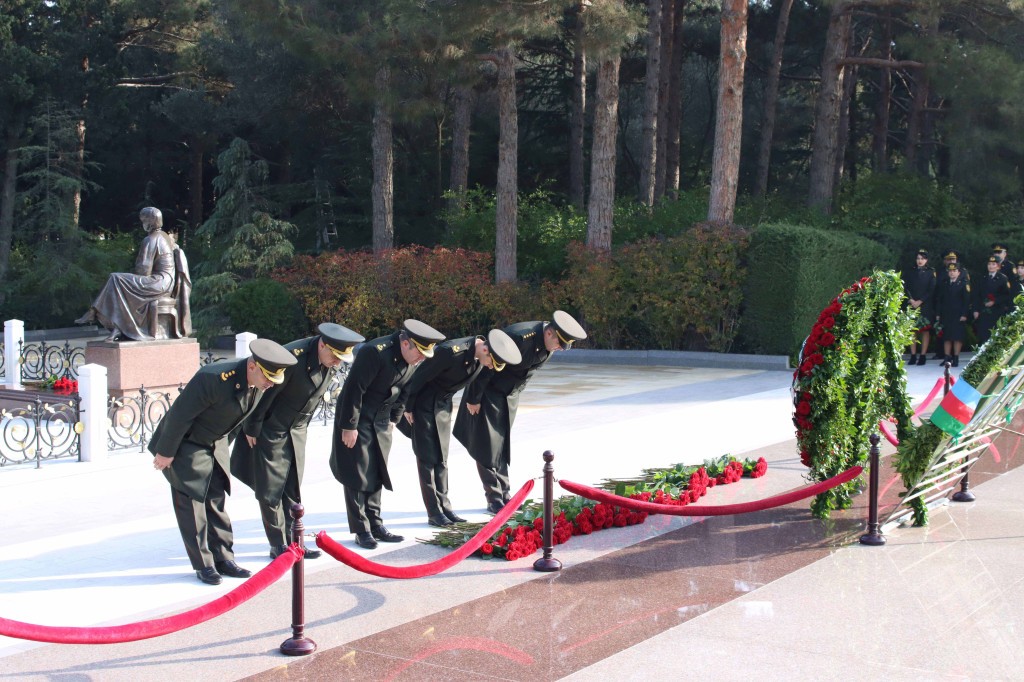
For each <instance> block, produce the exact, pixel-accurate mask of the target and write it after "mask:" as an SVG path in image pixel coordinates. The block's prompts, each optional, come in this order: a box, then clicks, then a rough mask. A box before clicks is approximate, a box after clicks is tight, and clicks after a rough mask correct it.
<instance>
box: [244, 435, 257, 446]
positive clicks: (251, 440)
mask: <svg viewBox="0 0 1024 682" xmlns="http://www.w3.org/2000/svg"><path fill="white" fill-rule="evenodd" d="M245 442H246V443H248V444H249V447H250V448H254V447H256V439H255V438H254V437H252V436H250V435H246V436H245Z"/></svg>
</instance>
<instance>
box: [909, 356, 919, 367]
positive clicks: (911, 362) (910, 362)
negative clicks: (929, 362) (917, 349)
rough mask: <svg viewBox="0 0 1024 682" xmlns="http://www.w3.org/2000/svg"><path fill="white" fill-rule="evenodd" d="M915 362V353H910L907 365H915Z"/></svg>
mask: <svg viewBox="0 0 1024 682" xmlns="http://www.w3.org/2000/svg"><path fill="white" fill-rule="evenodd" d="M916 364H917V353H911V354H910V360H908V361H907V366H908V367H909V366H910V365H916Z"/></svg>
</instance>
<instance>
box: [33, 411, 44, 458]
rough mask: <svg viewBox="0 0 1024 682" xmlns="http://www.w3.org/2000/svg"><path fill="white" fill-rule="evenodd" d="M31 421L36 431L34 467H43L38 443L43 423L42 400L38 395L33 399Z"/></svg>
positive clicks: (41, 453)
mask: <svg viewBox="0 0 1024 682" xmlns="http://www.w3.org/2000/svg"><path fill="white" fill-rule="evenodd" d="M33 421H34V422H35V429H36V433H35V443H36V444H35V450H36V469H42V468H43V452H42V448H40V443H39V429H40V428H42V425H43V401H42V400H40V399H39V396H36V399H35V415H34V417H33Z"/></svg>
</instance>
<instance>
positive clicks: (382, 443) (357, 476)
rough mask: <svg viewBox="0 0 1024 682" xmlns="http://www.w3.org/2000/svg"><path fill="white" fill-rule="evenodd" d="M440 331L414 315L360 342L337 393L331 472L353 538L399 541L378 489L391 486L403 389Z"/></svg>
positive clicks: (370, 545) (365, 542) (367, 542)
mask: <svg viewBox="0 0 1024 682" xmlns="http://www.w3.org/2000/svg"><path fill="white" fill-rule="evenodd" d="M444 338H445V337H444V334H442V333H441V332H439V331H437V330H436V329H434V328H433V327H431V326H429V325H427V324H424V323H423V322H420V321H418V320H406V321H405V323H404V324H403V325H402V328H401V329H400V330H398V331H396V332H395V333H393V334H391V335H390V336H382V337H380V338H378V339H373V340H372V341H370V342H368V343H365V344H363V346H362V347H361V348H360V349H359V352H358V353H356V358H355V361H354V362H353V363H352V369H351V370H349V375H348V378H347V379H346V380H345V385H344V386H343V387H342V389H341V395H340V396H338V408H337V410H336V411H335V414H334V436H333V439H332V445H331V472H332V473H333V474H334V477H335V478H336V479H337V480H338V482H340V483H341V484H342V485H343V486H345V509H346V511H347V513H348V527H349V530H350V531H351V532H353V533H355V535H356V544H358V545H359V546H360V547H363V548H365V549H375V548H376V547H377V541H378V540H379V541H381V542H401V541H402V540H403V539H404V538H403V537H402V536H400V535H395V534H394V533H392V532H391V531H389V530H388V529H387V528H386V527H385V526H384V522H383V520H382V519H381V515H380V498H381V489H382V488H387V489H388V490H391V489H392V488H391V478H390V477H389V476H388V453H389V452H390V450H391V435H392V431H393V429H394V426H395V423H396V422H397V421H398V420H399V419H400V418H401V416H402V413H403V412H405V395H404V389H405V388H406V385H407V384H408V383H409V381H410V380H411V379H412V377H413V374H414V373H415V371H416V367H417V365H419V364H420V363H421V362H422V361H423V359H424V358H429V357H432V356H433V355H434V346H435V345H436V344H438V343H440V342H441V341H444Z"/></svg>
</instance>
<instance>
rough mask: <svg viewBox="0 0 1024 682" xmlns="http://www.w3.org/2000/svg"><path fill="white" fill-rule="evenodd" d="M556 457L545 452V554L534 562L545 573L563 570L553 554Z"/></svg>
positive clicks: (543, 536) (534, 566)
mask: <svg viewBox="0 0 1024 682" xmlns="http://www.w3.org/2000/svg"><path fill="white" fill-rule="evenodd" d="M554 459H555V455H554V454H553V453H552V452H551V451H550V450H546V451H545V452H544V533H543V535H542V538H543V541H544V556H542V557H541V558H540V559H537V560H536V561H534V562H533V570H535V571H543V572H545V573H550V572H552V571H561V570H562V562H561V561H559V560H558V559H555V558H554V557H552V556H551V550H552V542H551V538H552V536H553V534H554V533H553V531H554V526H555V513H554V507H555V502H554V493H555V467H554V466H552V465H551V462H552V461H553V460H554Z"/></svg>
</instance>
